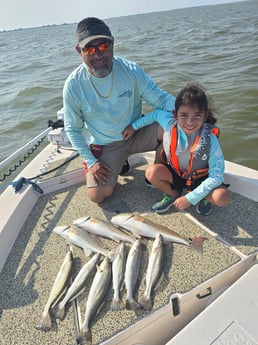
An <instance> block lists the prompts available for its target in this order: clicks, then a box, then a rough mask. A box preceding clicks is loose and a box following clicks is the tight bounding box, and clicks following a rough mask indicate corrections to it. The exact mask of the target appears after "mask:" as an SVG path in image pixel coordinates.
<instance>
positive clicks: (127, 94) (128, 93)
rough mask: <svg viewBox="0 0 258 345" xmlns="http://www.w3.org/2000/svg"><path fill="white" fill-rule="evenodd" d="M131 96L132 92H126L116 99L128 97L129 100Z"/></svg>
mask: <svg viewBox="0 0 258 345" xmlns="http://www.w3.org/2000/svg"><path fill="white" fill-rule="evenodd" d="M132 94H133V93H132V91H130V90H127V91H125V92H124V93H121V95H118V97H128V98H130V97H131V96H132Z"/></svg>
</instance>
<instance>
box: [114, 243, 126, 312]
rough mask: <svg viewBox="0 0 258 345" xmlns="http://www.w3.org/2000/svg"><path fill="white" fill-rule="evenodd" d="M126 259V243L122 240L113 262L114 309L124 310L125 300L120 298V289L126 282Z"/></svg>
mask: <svg viewBox="0 0 258 345" xmlns="http://www.w3.org/2000/svg"><path fill="white" fill-rule="evenodd" d="M125 260H126V253H125V243H124V242H121V243H120V245H119V248H118V250H117V253H116V257H115V259H114V261H113V262H112V277H113V279H112V280H113V290H114V296H113V301H112V305H111V309H112V310H116V311H117V310H122V309H124V305H123V302H122V301H121V298H120V291H121V289H122V286H123V282H124V274H125Z"/></svg>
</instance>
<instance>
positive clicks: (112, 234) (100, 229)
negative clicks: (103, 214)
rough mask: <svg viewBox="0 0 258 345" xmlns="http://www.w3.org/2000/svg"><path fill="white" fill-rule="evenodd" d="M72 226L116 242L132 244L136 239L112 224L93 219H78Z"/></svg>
mask: <svg viewBox="0 0 258 345" xmlns="http://www.w3.org/2000/svg"><path fill="white" fill-rule="evenodd" d="M73 224H74V225H77V226H78V227H80V228H83V229H85V230H86V231H88V232H90V233H92V234H94V235H98V236H102V237H107V238H109V239H111V240H113V241H116V242H121V241H124V242H130V243H133V242H134V241H135V239H136V237H135V236H134V235H132V234H131V233H130V234H129V233H125V232H124V231H122V230H121V229H119V228H118V227H117V226H114V225H113V224H112V223H110V222H107V221H105V220H102V219H98V218H95V217H90V216H88V217H84V218H79V219H76V220H75V221H74V222H73Z"/></svg>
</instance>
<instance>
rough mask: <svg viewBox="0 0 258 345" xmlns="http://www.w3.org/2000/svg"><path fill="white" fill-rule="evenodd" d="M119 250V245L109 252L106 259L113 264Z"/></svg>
mask: <svg viewBox="0 0 258 345" xmlns="http://www.w3.org/2000/svg"><path fill="white" fill-rule="evenodd" d="M119 249H120V243H119V244H118V245H117V246H116V247H115V248H113V249H111V250H110V253H109V255H108V258H109V260H110V261H111V262H113V261H114V260H115V258H116V257H117V255H118V254H119Z"/></svg>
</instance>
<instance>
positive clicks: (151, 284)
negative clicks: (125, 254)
mask: <svg viewBox="0 0 258 345" xmlns="http://www.w3.org/2000/svg"><path fill="white" fill-rule="evenodd" d="M164 254H165V252H164V245H163V238H162V235H161V234H160V233H158V234H157V235H156V238H155V240H154V242H153V244H152V249H151V253H150V256H149V261H148V267H147V273H146V279H145V284H146V288H145V291H144V293H143V295H142V297H141V298H140V300H139V304H140V305H141V306H142V307H143V308H144V309H146V310H149V311H151V309H152V306H153V301H152V298H151V293H152V291H153V290H154V289H155V287H156V286H157V283H158V281H159V280H160V278H161V274H162V268H163V264H164Z"/></svg>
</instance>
